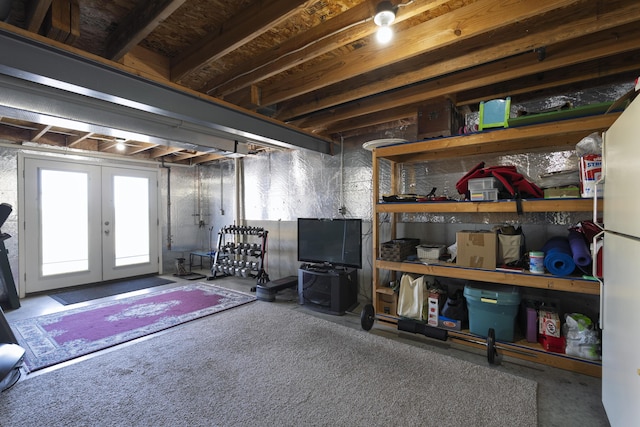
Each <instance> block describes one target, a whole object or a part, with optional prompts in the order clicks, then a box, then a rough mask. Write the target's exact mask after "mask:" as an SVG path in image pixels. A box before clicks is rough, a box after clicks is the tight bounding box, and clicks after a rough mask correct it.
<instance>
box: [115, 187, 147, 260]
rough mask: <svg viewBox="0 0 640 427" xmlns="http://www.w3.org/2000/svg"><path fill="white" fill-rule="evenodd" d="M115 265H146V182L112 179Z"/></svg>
mask: <svg viewBox="0 0 640 427" xmlns="http://www.w3.org/2000/svg"><path fill="white" fill-rule="evenodd" d="M113 205H114V210H115V216H114V218H115V221H114V230H113V231H114V238H115V265H116V267H119V266H123V265H132V264H141V263H145V262H149V180H148V179H147V178H139V177H131V176H114V177H113Z"/></svg>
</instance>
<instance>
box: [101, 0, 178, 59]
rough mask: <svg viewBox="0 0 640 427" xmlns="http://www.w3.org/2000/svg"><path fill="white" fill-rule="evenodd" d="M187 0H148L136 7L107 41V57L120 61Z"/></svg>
mask: <svg viewBox="0 0 640 427" xmlns="http://www.w3.org/2000/svg"><path fill="white" fill-rule="evenodd" d="M184 2H185V0H147V1H142V2H138V7H136V8H135V9H134V10H133V11H132V12H131V13H130V14H129V16H128V17H127V19H126V20H124V21H123V22H121V23H120V24H119V25H118V28H116V31H114V32H113V33H112V34H111V36H110V37H109V40H108V41H107V47H106V57H107V58H109V59H111V60H114V61H118V60H119V59H121V58H122V57H123V56H124V55H125V54H126V53H127V52H129V51H130V50H131V49H133V47H134V46H136V45H137V44H138V43H140V42H141V41H142V40H143V39H144V38H145V37H147V36H148V35H149V34H150V33H151V32H152V31H153V30H154V29H155V28H156V27H157V26H158V25H159V24H160V22H162V21H163V20H165V19H167V17H169V16H170V15H171V14H172V13H173V12H175V10H176V9H177V8H179V7H180V6H182V4H183V3H184Z"/></svg>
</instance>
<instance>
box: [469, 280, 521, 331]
mask: <svg viewBox="0 0 640 427" xmlns="http://www.w3.org/2000/svg"><path fill="white" fill-rule="evenodd" d="M464 296H465V298H466V299H467V308H468V310H469V331H470V332H471V333H472V334H476V335H480V336H483V337H486V336H487V335H488V333H489V329H493V330H494V331H495V338H496V340H498V341H507V342H513V340H514V335H515V323H516V316H517V314H518V307H519V305H520V291H519V290H518V288H517V287H515V286H505V285H498V284H493V283H474V284H468V285H466V286H465V287H464Z"/></svg>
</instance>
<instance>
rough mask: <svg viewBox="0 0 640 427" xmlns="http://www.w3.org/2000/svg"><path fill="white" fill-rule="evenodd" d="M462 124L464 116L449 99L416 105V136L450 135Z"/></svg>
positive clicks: (455, 132)
mask: <svg viewBox="0 0 640 427" xmlns="http://www.w3.org/2000/svg"><path fill="white" fill-rule="evenodd" d="M462 125H464V118H463V117H462V115H461V114H460V113H458V111H457V110H456V108H455V106H454V105H453V104H452V103H451V101H450V100H448V99H444V100H442V101H440V102H433V103H429V104H425V105H422V106H420V107H418V138H420V139H425V138H435V137H439V136H452V135H456V134H457V133H458V131H457V129H458V128H459V127H460V126H462Z"/></svg>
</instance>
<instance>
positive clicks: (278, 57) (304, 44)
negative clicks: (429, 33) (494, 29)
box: [200, 0, 449, 96]
mask: <svg viewBox="0 0 640 427" xmlns="http://www.w3.org/2000/svg"><path fill="white" fill-rule="evenodd" d="M448 1H449V0H421V1H416V2H414V3H409V4H407V7H403V8H402V9H401V10H400V11H399V12H398V16H397V17H396V20H395V23H396V24H397V23H399V22H402V21H404V20H407V19H409V18H412V17H414V16H416V15H419V14H422V13H425V12H427V11H429V10H431V9H434V8H436V7H438V6H441V5H442V4H443V3H447V2H448ZM378 2H379V1H378V0H367V1H365V2H363V3H361V4H359V5H357V6H354V7H353V8H351V9H348V10H347V11H346V12H344V13H341V14H339V15H337V16H336V17H335V18H332V19H329V20H327V21H325V22H323V23H322V24H321V25H317V26H316V27H314V28H311V29H310V30H309V31H305V32H303V33H302V34H300V35H299V36H297V37H293V38H291V39H289V40H287V41H285V42H284V43H282V44H281V45H279V46H277V47H276V48H273V49H269V50H267V51H265V52H263V53H262V54H260V55H256V56H254V57H252V58H251V59H250V60H248V61H247V62H245V63H244V64H241V65H240V66H238V67H234V68H233V69H231V70H229V71H228V72H226V73H223V74H221V75H219V76H217V77H215V78H214V79H213V80H210V81H209V82H207V84H206V85H204V86H203V87H202V88H201V89H200V91H201V92H205V93H209V94H210V95H213V96H225V95H228V94H230V93H233V92H235V91H237V90H240V89H244V88H245V87H248V86H250V85H254V84H256V83H258V82H260V81H262V80H265V79H268V78H269V77H272V76H275V75H276V74H279V73H282V72H284V71H286V70H288V69H290V68H292V67H294V66H296V65H299V64H301V63H303V62H306V61H309V60H311V59H314V58H317V57H319V56H320V55H323V54H325V53H328V52H330V51H332V50H335V49H337V48H339V47H341V46H344V45H347V44H349V43H353V42H355V41H357V40H360V39H362V38H364V37H366V36H369V35H370V34H372V33H374V32H375V31H377V28H378V27H376V26H375V25H374V24H373V21H372V19H373V15H374V14H375V8H376V5H377V4H378Z"/></svg>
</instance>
